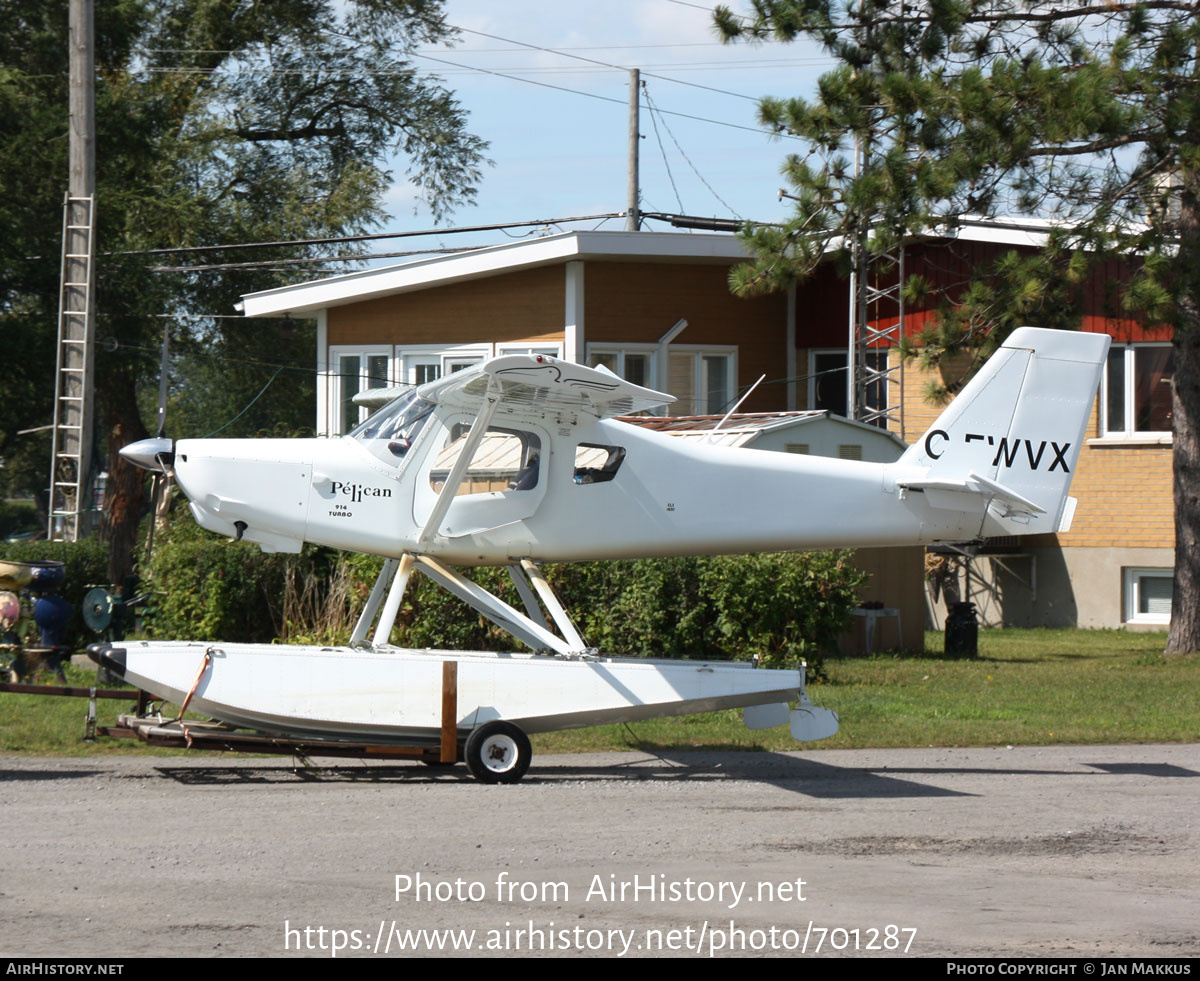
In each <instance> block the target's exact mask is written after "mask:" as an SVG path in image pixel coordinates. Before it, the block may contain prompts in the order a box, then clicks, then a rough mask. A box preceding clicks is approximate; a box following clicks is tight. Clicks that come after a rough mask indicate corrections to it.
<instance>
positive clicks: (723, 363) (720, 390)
mask: <svg viewBox="0 0 1200 981" xmlns="http://www.w3.org/2000/svg"><path fill="white" fill-rule="evenodd" d="M728 368H729V358H727V357H726V356H725V355H714V354H706V355H704V385H705V393H704V395H705V401H706V403H707V405H706V406H705V411H706V412H707V413H708V414H709V415H717V414H718V413H723V412H725V411H726V409H727V408H728V402H729V400H730V399H729V385H728V383H729V377H728V376H729V371H728Z"/></svg>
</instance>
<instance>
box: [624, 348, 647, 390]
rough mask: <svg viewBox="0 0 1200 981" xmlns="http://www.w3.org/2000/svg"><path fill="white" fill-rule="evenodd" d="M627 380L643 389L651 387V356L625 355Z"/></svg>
mask: <svg viewBox="0 0 1200 981" xmlns="http://www.w3.org/2000/svg"><path fill="white" fill-rule="evenodd" d="M625 380H626V381H627V382H631V383H633V384H634V385H641V386H642V387H643V388H646V387H649V385H650V355H648V354H626V355H625Z"/></svg>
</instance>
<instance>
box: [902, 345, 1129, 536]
mask: <svg viewBox="0 0 1200 981" xmlns="http://www.w3.org/2000/svg"><path fill="white" fill-rule="evenodd" d="M1111 341H1112V338H1110V337H1109V336H1108V335H1107V334H1089V333H1083V332H1077V331H1065V330H1046V329H1042V328H1037V327H1021V328H1019V329H1018V330H1015V331H1013V333H1012V334H1011V335H1010V336H1009V338H1008V340H1006V341H1005V342H1004V344H1003V346H1002V347H1001V348H1000V349H999V350H998V351H997V352H996V353H995V354H994V355H993V356H992V357H991V358H990V359H989V360H988V362H987V364H985V365H984V366H983V368H982V369H981V370H980V371H979V373H978V374H977V375H976V376H975V377H974V378H972V379H971V381H970V382H968V383H967V386H966V387H965V388H964V389H963V390H962V392H961V393H960V394H959V395H958V397H957V398H956V399H955V400H954V401H953V402H951V403H950V405H949V406H948V407H947V408H946V411H945V412H943V413H942V414H941V415H940V416H938V419H937V422H935V423H934V424H933V425H932V426H931V427H930V428H929V429H928V430H927V431H926V432H925V435H924V436H922V437H921V439H919V440H918V441H917V442H916V443H914V444H913V445H912V446H910V447H909V448H908V450H907V451H906V452H905V454H904V456H903V457H901V459H900V464H901V465H907V466H911V467H914V468H916V467H922V468H927V472H926V474H925V475H924V476H918V477H913V478H911V479H907V478H906V479H901V480H899V481H898V484H899V486H901V487H905V488H908V489H911V490H920V491H924V492H925V493H926V494H927V495H928V501H929V504H930V505H931V506H933V507H944V508H953V509H956V510H957V509H963V510H973V509H974V507H978V502H979V500H980V497H981V496H982V498H983V499H985V500H986V501H987V502H988V505H990V506H988V507H987V517H988V519H989V520H988V521H986V522H985V523H984V526H983V528H982V534H984V535H1033V534H1041V533H1043V532H1053V531H1065V530H1067V528H1068V527H1069V526H1070V521H1071V516H1072V514H1073V513H1074V503H1075V502H1074V499H1072V498H1068V497H1067V490H1068V489H1069V488H1070V486H1071V477H1072V475H1073V474H1074V472H1075V463H1076V461H1077V460H1078V459H1079V448H1080V445H1081V444H1082V442H1083V439H1084V434H1085V431H1086V428H1087V422H1088V416H1089V415H1090V413H1091V408H1092V400H1093V399H1094V398H1095V396H1096V387H1097V385H1098V384H1099V382H1100V373H1101V371H1102V370H1103V368H1104V363H1105V359H1106V358H1107V356H1108V347H1109V344H1110V343H1111ZM964 494H966V495H970V500H972V501H973V502H974V507H968V506H966V502H967V500H968V498H964V497H963V496H962V495H964Z"/></svg>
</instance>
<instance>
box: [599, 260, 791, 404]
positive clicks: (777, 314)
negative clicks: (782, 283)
mask: <svg viewBox="0 0 1200 981" xmlns="http://www.w3.org/2000/svg"><path fill="white" fill-rule="evenodd" d="M584 284H585V285H584V290H585V295H586V300H585V304H586V305H585V307H584V324H585V333H586V335H587V340H588V342H589V343H593V344H596V343H607V344H619V343H625V344H634V343H637V344H651V343H655V342H657V341H658V339H659V338H660V337H662V335H663V334H665V333H666V332H667V331H668V330H670V329H671V327H672V326H673V325H674V323H675V322H676V321H677V320H679V318H680V317H684V318H686V319H687V322H688V326H687V330H685V331H684V332H683V333H682V334H680V335H679V337H678V338H676V340H675V343H676V344H679V345H693V344H713V345H719V346H725V345H729V344H736V345H737V349H738V358H737V364H738V378H737V385H738V388H739V389H741V388H743V387H745V386H747V385H750V384H751V383H753V382H754V380H755V379H756V378H758V376H759V375H762V374H765V375H766V376H767V381H781V380H783V379H785V378H787V374H788V372H787V345H788V343H789V340H790V339H789V337H788V332H787V297H786V296H785V295H783V294H773V295H771V296H763V297H755V298H753V299H747V300H743V299H739V298H738V297H736V296H733V295H732V294H731V293H730V292H729V267H728V266H726V265H701V264H695V265H678V264H674V263H671V264H667V263H644V262H642V263H634V262H588V263H587V264H586V266H585V268H584ZM786 408H787V386H786V385H782V384H777V385H767V384H763V385H760V386H759V387H758V388H757V389H756V390H755V391H754V393H753V394H752V395H751V396H750V398H749V399H747V400H746V401H745V402H744V403H743V404H742V407H741V410H740V411H743V412H775V411H781V410H784V409H786Z"/></svg>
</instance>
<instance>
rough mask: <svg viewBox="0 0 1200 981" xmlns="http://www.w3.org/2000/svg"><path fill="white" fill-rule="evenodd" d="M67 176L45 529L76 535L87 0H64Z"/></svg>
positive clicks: (88, 384) (89, 47) (88, 412)
mask: <svg viewBox="0 0 1200 981" xmlns="http://www.w3.org/2000/svg"><path fill="white" fill-rule="evenodd" d="M68 17H69V20H68V23H69V43H70V101H69V108H70V132H69V151H70V176H69V179H68V182H67V196H66V201H65V202H64V206H63V240H62V241H63V254H62V275H61V283H60V287H59V290H60V292H59V315H58V359H57V365H56V368H55V381H54V384H55V392H54V428H53V433H54V438H53V441H52V444H53V449H52V451H51V453H52V456H51V461H50V513H49V515H48V523H47V537H48V538H51V539H56V540H60V541H76V540H77V539H78V538H80V537H82V534H83V533H84V532H85V531H86V529H85V528H84V527H83V522H82V518H83V515H84V513H85V512H86V509H87V507H88V505H89V503H90V501H89V500H88V491H89V487H88V483H89V480H88V478H89V471H90V468H91V456H92V420H93V411H92V406H93V398H94V396H93V385H92V374H93V364H94V361H95V315H96V309H95V307H96V305H95V296H94V289H93V286H94V281H95V275H94V270H93V258H94V256H95V236H94V231H95V204H96V98H95V85H94V79H95V75H96V70H95V54H94V52H93V38H94V36H95V31H94V27H93V24H94V21H93V0H70V8H69V15H68Z"/></svg>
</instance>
